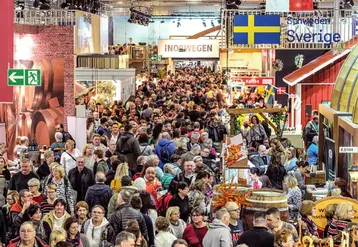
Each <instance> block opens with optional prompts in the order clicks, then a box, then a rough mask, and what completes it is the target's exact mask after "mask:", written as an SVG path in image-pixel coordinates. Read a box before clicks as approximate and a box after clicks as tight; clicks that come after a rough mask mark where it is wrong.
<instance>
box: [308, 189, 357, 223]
mask: <svg viewBox="0 0 358 247" xmlns="http://www.w3.org/2000/svg"><path fill="white" fill-rule="evenodd" d="M339 203H349V204H351V205H353V208H354V219H352V222H356V223H357V222H358V202H357V200H354V199H351V198H348V197H333V196H331V197H326V198H323V199H321V200H319V201H316V202H315V206H316V215H315V216H313V222H314V223H315V224H316V225H317V227H318V229H320V230H324V228H325V227H326V225H327V218H326V215H325V213H326V208H327V206H328V205H330V204H339Z"/></svg>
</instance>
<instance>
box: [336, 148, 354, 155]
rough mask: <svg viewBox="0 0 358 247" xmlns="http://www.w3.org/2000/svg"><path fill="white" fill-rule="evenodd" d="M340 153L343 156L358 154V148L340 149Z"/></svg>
mask: <svg viewBox="0 0 358 247" xmlns="http://www.w3.org/2000/svg"><path fill="white" fill-rule="evenodd" d="M339 152H340V153H342V154H355V153H358V147H339Z"/></svg>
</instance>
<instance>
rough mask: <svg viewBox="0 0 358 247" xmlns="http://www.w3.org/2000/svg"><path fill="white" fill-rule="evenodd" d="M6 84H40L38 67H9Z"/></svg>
mask: <svg viewBox="0 0 358 247" xmlns="http://www.w3.org/2000/svg"><path fill="white" fill-rule="evenodd" d="M7 85H8V86H41V71H40V70H39V69H9V70H8V71H7Z"/></svg>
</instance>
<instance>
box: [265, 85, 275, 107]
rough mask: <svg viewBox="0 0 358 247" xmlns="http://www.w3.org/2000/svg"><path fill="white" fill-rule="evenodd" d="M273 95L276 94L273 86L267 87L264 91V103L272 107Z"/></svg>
mask: <svg viewBox="0 0 358 247" xmlns="http://www.w3.org/2000/svg"><path fill="white" fill-rule="evenodd" d="M275 93H276V88H275V87H274V86H271V85H267V87H266V89H265V96H266V97H265V102H266V104H270V105H272V104H273V103H274V100H275Z"/></svg>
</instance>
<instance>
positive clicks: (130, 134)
mask: <svg viewBox="0 0 358 247" xmlns="http://www.w3.org/2000/svg"><path fill="white" fill-rule="evenodd" d="M131 137H134V135H133V134H132V133H130V132H124V133H123V134H122V136H121V140H122V141H123V142H127V141H128V140H129V139H130V138H131Z"/></svg>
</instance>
